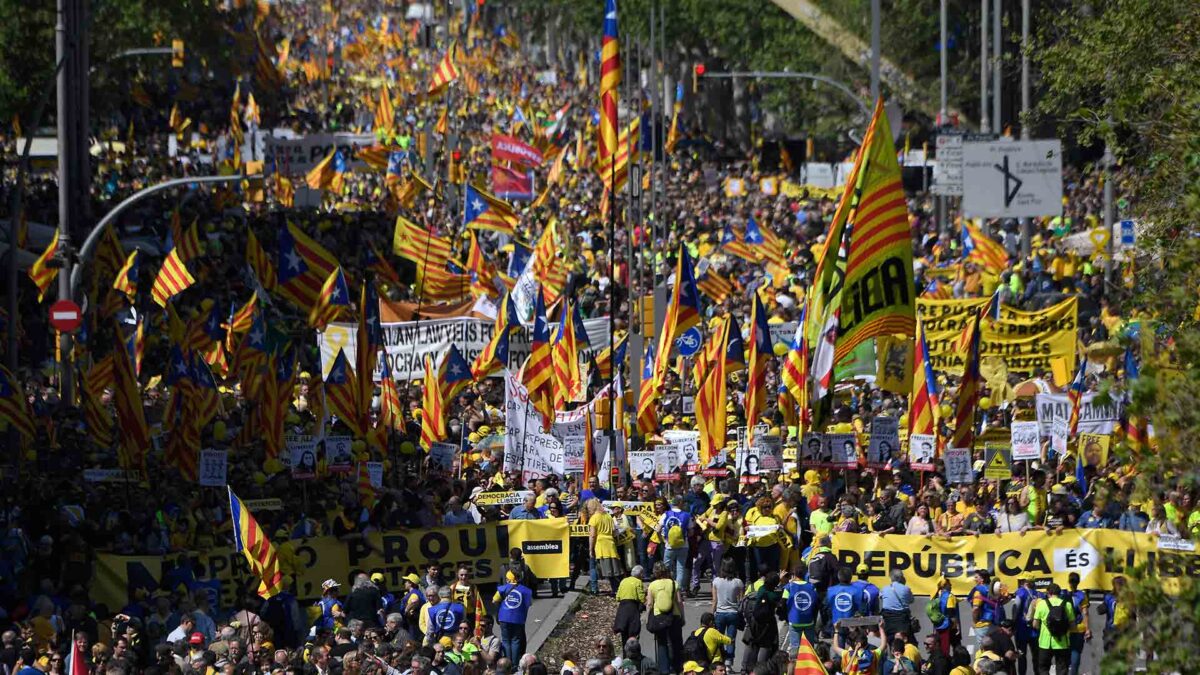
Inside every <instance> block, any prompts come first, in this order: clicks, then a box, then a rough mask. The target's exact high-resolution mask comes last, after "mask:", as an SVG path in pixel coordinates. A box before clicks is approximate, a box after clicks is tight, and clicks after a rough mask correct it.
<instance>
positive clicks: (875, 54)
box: [871, 0, 881, 103]
mask: <svg viewBox="0 0 1200 675" xmlns="http://www.w3.org/2000/svg"><path fill="white" fill-rule="evenodd" d="M880 4H881V0H871V102H872V103H874V102H875V101H878V100H879V50H880V49H881V47H880V44H879V43H880V35H879V33H880V18H879V15H880V12H881V10H880Z"/></svg>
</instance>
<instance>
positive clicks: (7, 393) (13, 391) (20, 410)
mask: <svg viewBox="0 0 1200 675" xmlns="http://www.w3.org/2000/svg"><path fill="white" fill-rule="evenodd" d="M0 420H6V421H7V422H8V423H9V424H11V425H12V426H13V428H14V429H16V430H17V432H18V433H20V434H21V435H22V436H24V437H25V438H27V439H30V440H32V439H34V438H36V437H37V427H35V426H34V424H33V416H32V415H30V414H29V404H28V403H27V402H26V401H25V394H24V392H22V391H21V385H20V383H19V382H18V381H17V378H15V377H13V374H12V371H10V370H9V369H7V368H5V367H4V366H0Z"/></svg>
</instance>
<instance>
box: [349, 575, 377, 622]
mask: <svg viewBox="0 0 1200 675" xmlns="http://www.w3.org/2000/svg"><path fill="white" fill-rule="evenodd" d="M380 607H381V600H380V595H379V588H377V587H376V586H375V584H373V583H371V578H370V577H368V576H367V575H366V574H364V573H359V574H358V575H356V576H355V577H354V586H352V587H351V588H350V595H348V596H346V615H347V616H349V617H350V618H351V619H358V620H359V621H362V622H363V624H364V625H367V626H378V625H379V608H380Z"/></svg>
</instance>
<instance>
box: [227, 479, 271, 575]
mask: <svg viewBox="0 0 1200 675" xmlns="http://www.w3.org/2000/svg"><path fill="white" fill-rule="evenodd" d="M225 489H226V490H227V491H228V492H229V513H230V518H232V525H233V546H234V548H236V549H237V550H238V552H239V553H241V554H243V555H245V556H246V562H247V563H249V565H250V570H251V571H253V572H254V575H255V576H257V577H258V578H259V584H258V595H259V597H262V598H270V597H272V596H274V595H275V594H277V593H279V592H280V591H282V590H283V571H282V570H281V569H280V567H279V558H278V556H276V555H275V547H274V546H272V545H271V540H270V539H267V533H266V532H263V530H262V528H260V527H259V526H258V521H256V520H254V516H253V515H251V513H250V509H248V508H246V505H245V504H243V503H242V500H240V499H238V497H237V495H235V494H233V489H232V488H230V487H229V486H226V487H225Z"/></svg>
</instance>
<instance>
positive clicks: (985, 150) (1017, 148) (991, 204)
mask: <svg viewBox="0 0 1200 675" xmlns="http://www.w3.org/2000/svg"><path fill="white" fill-rule="evenodd" d="M962 180H963V211H964V212H965V213H966V215H968V216H971V217H981V218H1026V217H1036V216H1059V215H1062V192H1063V190H1062V142H1061V141H1057V140H1047V141H997V142H995V143H966V144H965V145H964V146H963V171H962Z"/></svg>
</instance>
